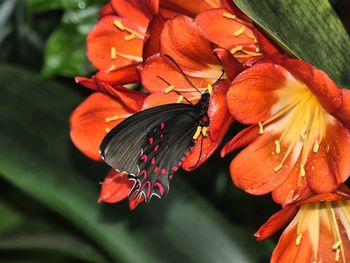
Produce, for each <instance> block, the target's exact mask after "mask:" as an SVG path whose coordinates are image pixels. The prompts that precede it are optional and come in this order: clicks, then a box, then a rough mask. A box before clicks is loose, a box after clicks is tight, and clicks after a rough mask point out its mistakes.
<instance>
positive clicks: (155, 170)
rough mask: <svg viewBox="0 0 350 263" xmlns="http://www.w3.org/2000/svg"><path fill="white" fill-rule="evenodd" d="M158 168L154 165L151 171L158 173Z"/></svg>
mask: <svg viewBox="0 0 350 263" xmlns="http://www.w3.org/2000/svg"><path fill="white" fill-rule="evenodd" d="M158 170H159V168H158V166H156V167H154V170H153V172H154V173H155V174H156V173H158Z"/></svg>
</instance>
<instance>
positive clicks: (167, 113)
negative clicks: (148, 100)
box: [100, 103, 198, 183]
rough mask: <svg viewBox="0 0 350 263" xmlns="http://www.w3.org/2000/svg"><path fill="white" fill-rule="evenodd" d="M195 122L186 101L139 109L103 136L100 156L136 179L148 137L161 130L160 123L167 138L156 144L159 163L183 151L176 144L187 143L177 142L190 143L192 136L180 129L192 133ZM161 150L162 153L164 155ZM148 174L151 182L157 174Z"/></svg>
mask: <svg viewBox="0 0 350 263" xmlns="http://www.w3.org/2000/svg"><path fill="white" fill-rule="evenodd" d="M197 122H198V116H197V113H196V111H195V109H194V106H193V105H188V104H181V103H179V104H167V105H162V106H157V107H154V108H150V109H147V110H144V111H141V112H139V113H136V114H134V115H132V116H131V117H129V118H127V119H126V120H124V121H123V122H122V123H120V124H119V125H117V126H116V127H115V128H113V129H112V130H111V131H110V132H109V133H108V134H107V135H106V137H105V138H104V139H103V141H102V143H101V146H100V152H101V156H102V158H103V159H104V160H105V162H106V163H107V164H108V165H110V166H111V167H112V168H114V169H116V170H118V171H122V172H126V173H128V174H130V175H133V176H136V178H137V177H139V176H140V172H141V169H140V167H139V166H140V165H141V164H142V163H140V162H141V159H140V158H141V153H143V152H144V151H145V150H146V151H147V145H148V142H149V139H150V138H151V137H152V136H156V132H157V128H158V129H160V128H161V127H162V123H164V124H166V125H167V126H166V130H165V131H166V132H167V133H168V134H165V131H164V132H163V134H164V138H167V139H166V140H165V139H164V140H162V141H164V143H163V146H164V148H162V149H160V146H159V152H157V153H156V155H157V156H158V162H159V164H163V162H164V163H169V162H171V159H170V158H171V156H170V155H171V154H174V156H173V157H175V156H177V155H181V154H184V151H183V152H182V153H181V154H180V151H179V150H177V149H176V147H179V145H180V144H181V146H182V147H180V148H181V149H182V148H185V149H186V148H187V147H188V145H185V146H183V143H184V142H182V143H180V141H183V140H185V143H190V142H191V139H192V135H188V136H187V137H186V138H183V137H184V134H185V130H183V129H184V128H187V129H190V132H192V130H193V129H195V128H196V124H197ZM178 125H179V126H178ZM165 135H167V136H165ZM161 139H163V138H161ZM187 141H188V142H187ZM160 153H164V157H162V156H161V155H160ZM180 159H181V157H180ZM174 160H175V159H174ZM149 161H150V162H151V160H149ZM148 170H149V168H147V171H148ZM149 176H150V177H152V179H151V181H154V178H153V177H157V175H156V176H152V175H151V174H150V175H149ZM164 183H165V182H164Z"/></svg>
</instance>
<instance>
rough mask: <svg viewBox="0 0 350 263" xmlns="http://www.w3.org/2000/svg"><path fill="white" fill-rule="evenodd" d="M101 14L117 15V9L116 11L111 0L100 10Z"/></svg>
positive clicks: (101, 15)
mask: <svg viewBox="0 0 350 263" xmlns="http://www.w3.org/2000/svg"><path fill="white" fill-rule="evenodd" d="M99 15H100V17H103V16H108V15H116V14H115V11H114V9H113V7H112V5H111V3H110V2H109V3H107V4H105V5H104V6H102V7H101V9H100V11H99Z"/></svg>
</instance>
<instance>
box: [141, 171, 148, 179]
mask: <svg viewBox="0 0 350 263" xmlns="http://www.w3.org/2000/svg"><path fill="white" fill-rule="evenodd" d="M140 175H141V176H143V179H146V177H147V171H146V170H142V171H141V172H140Z"/></svg>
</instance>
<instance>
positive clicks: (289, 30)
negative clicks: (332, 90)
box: [233, 0, 350, 88]
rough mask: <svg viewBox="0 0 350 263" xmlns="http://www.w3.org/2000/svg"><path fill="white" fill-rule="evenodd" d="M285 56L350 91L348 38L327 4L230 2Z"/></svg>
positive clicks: (267, 0) (288, 0)
mask: <svg viewBox="0 0 350 263" xmlns="http://www.w3.org/2000/svg"><path fill="white" fill-rule="evenodd" d="M233 1H234V2H235V3H236V4H237V6H238V7H239V8H240V9H241V10H242V11H243V12H244V13H246V14H247V15H248V16H249V17H250V18H251V19H252V20H254V21H255V22H256V23H257V24H258V25H259V26H260V27H261V28H262V29H263V30H264V31H265V32H267V33H268V34H269V35H270V36H271V37H272V38H273V39H274V40H275V41H276V42H277V43H278V44H279V45H280V46H282V47H283V48H284V49H285V50H286V51H287V52H288V53H290V54H293V55H294V56H295V57H297V58H301V59H303V60H306V61H308V62H310V63H311V64H313V65H314V66H316V67H317V68H320V69H322V70H324V71H325V72H326V73H327V74H328V75H329V76H330V77H331V78H332V79H334V80H335V81H336V82H337V84H338V85H339V86H344V87H347V88H350V74H349V72H350V63H349V58H350V38H349V35H348V34H347V33H346V31H345V29H344V27H343V26H342V24H341V22H340V20H339V18H338V16H337V15H336V14H335V12H334V10H333V9H332V7H331V5H330V4H329V2H328V1H327V0H312V1H305V0H283V1H276V0H264V1H261V0H233Z"/></svg>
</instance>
